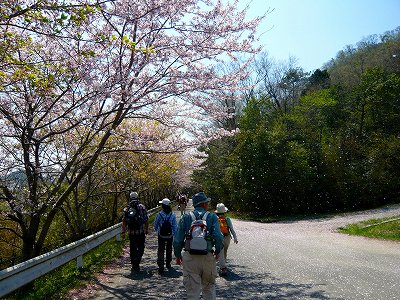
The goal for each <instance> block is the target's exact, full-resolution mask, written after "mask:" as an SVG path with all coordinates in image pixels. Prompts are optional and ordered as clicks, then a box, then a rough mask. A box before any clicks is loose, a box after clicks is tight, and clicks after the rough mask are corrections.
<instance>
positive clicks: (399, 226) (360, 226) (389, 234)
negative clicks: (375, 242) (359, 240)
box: [339, 216, 400, 241]
mask: <svg viewBox="0 0 400 300" xmlns="http://www.w3.org/2000/svg"><path fill="white" fill-rule="evenodd" d="M399 218H400V216H394V217H390V218H384V219H371V220H368V221H364V222H360V223H355V224H349V225H347V226H345V227H342V228H339V232H341V233H346V234H351V235H360V236H366V237H370V238H378V239H385V240H394V241H400V219H399ZM394 219H398V220H394ZM390 220H393V221H390ZM386 221H389V222H386ZM382 222H385V223H382Z"/></svg>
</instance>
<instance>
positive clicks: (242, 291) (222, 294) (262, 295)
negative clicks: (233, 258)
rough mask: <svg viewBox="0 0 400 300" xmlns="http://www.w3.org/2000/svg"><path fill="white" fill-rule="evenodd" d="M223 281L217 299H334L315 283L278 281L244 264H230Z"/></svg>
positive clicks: (337, 299) (219, 286) (268, 274)
mask: <svg viewBox="0 0 400 300" xmlns="http://www.w3.org/2000/svg"><path fill="white" fill-rule="evenodd" d="M219 280H220V282H221V280H223V281H225V283H223V282H221V284H219V285H218V290H217V298H218V299H252V300H253V299H321V300H324V299H336V300H339V298H331V297H329V296H328V295H326V293H325V292H324V291H323V290H322V289H321V286H318V285H315V284H294V283H290V282H280V280H279V279H278V278H275V277H273V276H272V275H271V274H270V273H267V272H266V273H254V272H252V270H250V269H248V268H247V267H244V266H239V265H232V266H231V267H230V272H229V273H228V276H226V277H223V278H220V279H219Z"/></svg>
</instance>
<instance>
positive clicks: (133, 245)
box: [129, 233, 145, 267]
mask: <svg viewBox="0 0 400 300" xmlns="http://www.w3.org/2000/svg"><path fill="white" fill-rule="evenodd" d="M129 242H130V243H129V246H130V256H131V264H132V266H133V267H138V266H139V264H140V261H141V260H142V256H143V253H144V242H145V234H144V233H143V234H141V235H129Z"/></svg>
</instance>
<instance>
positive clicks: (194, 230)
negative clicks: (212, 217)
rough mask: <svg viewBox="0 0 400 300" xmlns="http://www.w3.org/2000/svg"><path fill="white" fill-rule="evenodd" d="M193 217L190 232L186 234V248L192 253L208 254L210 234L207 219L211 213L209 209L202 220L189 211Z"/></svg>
mask: <svg viewBox="0 0 400 300" xmlns="http://www.w3.org/2000/svg"><path fill="white" fill-rule="evenodd" d="M189 214H190V216H191V218H192V224H191V225H190V229H189V232H188V233H187V234H186V240H185V250H186V251H189V253H190V254H200V255H206V254H207V253H208V247H207V241H208V240H210V236H209V235H210V234H209V232H208V230H207V223H206V219H207V216H208V214H209V212H208V211H207V212H206V213H205V214H204V215H203V217H202V218H201V219H200V220H197V219H196V216H195V214H194V213H193V212H189Z"/></svg>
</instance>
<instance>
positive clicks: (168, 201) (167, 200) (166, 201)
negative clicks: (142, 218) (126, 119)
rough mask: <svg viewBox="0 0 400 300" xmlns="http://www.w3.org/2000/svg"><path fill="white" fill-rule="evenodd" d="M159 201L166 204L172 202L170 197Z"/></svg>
mask: <svg viewBox="0 0 400 300" xmlns="http://www.w3.org/2000/svg"><path fill="white" fill-rule="evenodd" d="M158 203H161V204H164V205H168V206H169V204H170V203H171V200H169V199H168V198H164V199H162V200H161V201H159V202H158Z"/></svg>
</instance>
